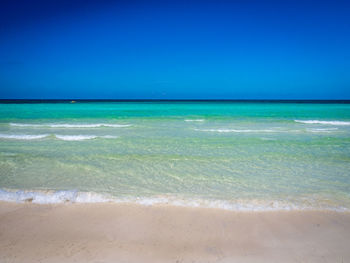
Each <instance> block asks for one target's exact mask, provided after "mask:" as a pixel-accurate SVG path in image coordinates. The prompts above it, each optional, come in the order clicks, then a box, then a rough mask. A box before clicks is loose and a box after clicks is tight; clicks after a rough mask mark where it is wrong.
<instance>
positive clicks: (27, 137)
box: [0, 134, 49, 140]
mask: <svg viewBox="0 0 350 263" xmlns="http://www.w3.org/2000/svg"><path fill="white" fill-rule="evenodd" d="M47 136H49V134H37V135H30V134H0V139H12V140H38V139H43V138H45V137H47Z"/></svg>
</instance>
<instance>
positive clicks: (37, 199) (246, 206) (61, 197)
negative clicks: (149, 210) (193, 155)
mask: <svg viewBox="0 0 350 263" xmlns="http://www.w3.org/2000/svg"><path fill="white" fill-rule="evenodd" d="M0 201H6V202H17V203H25V202H30V203H36V204H57V203H107V202H110V203H133V204H139V205H145V206H153V205H171V206H180V207H201V208H215V209H224V210H231V211H279V210H330V211H338V212H345V211H349V210H350V209H349V208H347V207H342V206H336V207H333V206H328V205H325V204H323V203H314V204H310V202H308V203H307V204H303V203H299V204H296V203H292V202H287V201H284V200H272V201H266V200H256V199H254V200H206V199H198V198H191V199H188V198H181V197H175V196H156V197H124V198H123V197H122V198H117V197H114V196H112V195H109V194H99V193H95V192H79V191H76V190H61V191H50V190H48V191H29V190H4V189H0Z"/></svg>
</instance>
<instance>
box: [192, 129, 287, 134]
mask: <svg viewBox="0 0 350 263" xmlns="http://www.w3.org/2000/svg"><path fill="white" fill-rule="evenodd" d="M194 130H196V131H204V132H220V133H227V132H235V133H252V132H253V133H258V132H281V131H277V130H270V129H265V130H238V129H194Z"/></svg>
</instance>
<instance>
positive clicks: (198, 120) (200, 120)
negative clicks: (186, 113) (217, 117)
mask: <svg viewBox="0 0 350 263" xmlns="http://www.w3.org/2000/svg"><path fill="white" fill-rule="evenodd" d="M185 121H187V122H203V121H204V119H193V120H192V119H186V120H185Z"/></svg>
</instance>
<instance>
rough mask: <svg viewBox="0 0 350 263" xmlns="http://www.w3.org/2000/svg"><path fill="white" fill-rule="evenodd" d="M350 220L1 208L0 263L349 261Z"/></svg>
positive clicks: (136, 208) (113, 207) (199, 211)
mask: <svg viewBox="0 0 350 263" xmlns="http://www.w3.org/2000/svg"><path fill="white" fill-rule="evenodd" d="M349 240H350V214H349V213H336V212H321V211H320V212H311V211H281V212H233V211H225V210H219V209H204V208H184V207H170V206H141V205H133V204H112V203H107V204H55V205H37V204H31V203H27V204H18V203H6V202H1V203H0V262H99V263H102V262H349V261H350V250H349Z"/></svg>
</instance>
